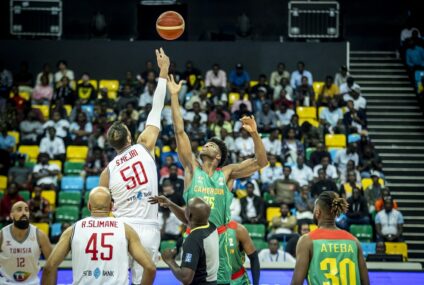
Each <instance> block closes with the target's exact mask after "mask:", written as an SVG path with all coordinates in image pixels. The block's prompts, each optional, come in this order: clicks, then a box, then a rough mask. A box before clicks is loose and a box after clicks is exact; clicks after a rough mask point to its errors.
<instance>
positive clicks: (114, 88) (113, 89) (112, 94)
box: [99, 79, 119, 100]
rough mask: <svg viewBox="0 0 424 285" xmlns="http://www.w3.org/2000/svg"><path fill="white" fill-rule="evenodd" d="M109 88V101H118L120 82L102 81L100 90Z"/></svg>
mask: <svg viewBox="0 0 424 285" xmlns="http://www.w3.org/2000/svg"><path fill="white" fill-rule="evenodd" d="M102 88H107V91H108V92H107V97H109V99H113V100H116V98H117V95H118V89H119V81H118V80H105V79H103V80H100V82H99V89H102Z"/></svg>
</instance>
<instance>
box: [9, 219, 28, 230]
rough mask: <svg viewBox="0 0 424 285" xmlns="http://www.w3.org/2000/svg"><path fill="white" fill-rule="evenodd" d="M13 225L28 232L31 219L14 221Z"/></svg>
mask: <svg viewBox="0 0 424 285" xmlns="http://www.w3.org/2000/svg"><path fill="white" fill-rule="evenodd" d="M13 225H14V226H15V227H17V228H18V229H20V230H26V229H27V228H28V227H29V219H24V220H23V219H20V220H13Z"/></svg>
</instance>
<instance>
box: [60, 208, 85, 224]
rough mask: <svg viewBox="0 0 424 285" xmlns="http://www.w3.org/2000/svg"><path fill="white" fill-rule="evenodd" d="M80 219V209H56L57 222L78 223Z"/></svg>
mask: <svg viewBox="0 0 424 285" xmlns="http://www.w3.org/2000/svg"><path fill="white" fill-rule="evenodd" d="M78 218H79V207H76V206H60V207H57V208H56V222H58V223H63V222H71V223H73V222H76V221H77V220H78Z"/></svg>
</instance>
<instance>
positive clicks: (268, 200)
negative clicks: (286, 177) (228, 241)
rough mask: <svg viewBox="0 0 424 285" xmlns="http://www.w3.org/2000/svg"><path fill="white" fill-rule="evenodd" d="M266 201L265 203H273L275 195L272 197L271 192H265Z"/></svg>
mask: <svg viewBox="0 0 424 285" xmlns="http://www.w3.org/2000/svg"><path fill="white" fill-rule="evenodd" d="M264 201H265V203H268V204H272V203H274V197H272V196H271V194H269V192H265V193H264Z"/></svg>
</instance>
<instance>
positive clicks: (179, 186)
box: [160, 164, 184, 196]
mask: <svg viewBox="0 0 424 285" xmlns="http://www.w3.org/2000/svg"><path fill="white" fill-rule="evenodd" d="M165 179H167V180H169V181H170V182H171V183H172V185H174V189H175V192H176V194H178V195H181V196H182V195H183V192H184V177H182V176H178V167H177V165H176V164H173V165H171V166H170V167H169V176H163V177H161V179H160V180H161V181H160V185H162V184H163V182H164V181H165Z"/></svg>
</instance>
